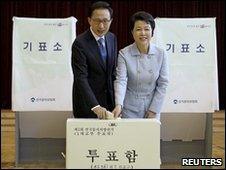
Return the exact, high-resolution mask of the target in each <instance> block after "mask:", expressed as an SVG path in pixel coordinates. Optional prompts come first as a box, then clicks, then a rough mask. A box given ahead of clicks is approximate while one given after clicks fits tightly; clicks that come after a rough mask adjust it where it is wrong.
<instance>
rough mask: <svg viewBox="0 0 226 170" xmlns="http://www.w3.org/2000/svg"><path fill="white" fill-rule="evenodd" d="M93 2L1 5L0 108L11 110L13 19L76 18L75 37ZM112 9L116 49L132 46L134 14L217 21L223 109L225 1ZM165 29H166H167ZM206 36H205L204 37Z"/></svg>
mask: <svg viewBox="0 0 226 170" xmlns="http://www.w3.org/2000/svg"><path fill="white" fill-rule="evenodd" d="M92 2H93V1H84V0H76V1H72V0H68V1H53V0H50V1H49V0H48V1H47V0H46V1H44V0H29V1H20V0H8V1H1V2H0V25H1V32H0V37H1V42H0V43H1V45H0V48H1V49H0V51H1V61H0V63H1V80H2V81H1V108H2V109H11V83H12V81H11V79H12V78H11V77H12V76H11V75H12V25H13V22H12V17H13V16H18V17H37V18H65V17H69V16H75V17H76V18H77V19H78V22H77V35H78V34H80V33H82V32H83V31H85V30H86V29H87V28H88V22H87V15H88V6H90V4H91V3H92ZM108 2H109V3H110V4H111V6H112V8H113V9H114V18H113V22H112V26H111V31H112V32H114V33H115V34H116V35H117V37H118V46H119V49H121V48H122V47H124V46H126V45H128V44H130V43H131V42H132V36H131V34H130V32H128V30H129V28H128V21H129V17H130V16H131V15H132V14H133V13H134V12H136V11H140V10H144V11H148V12H151V13H152V15H153V16H154V17H168V18H169V17H172V18H192V17H216V27H217V56H218V79H219V99H220V109H225V100H224V99H225V97H226V96H225V87H226V85H225V75H224V73H225V67H224V66H225V48H224V41H225V40H224V37H225V1H224V0H215V1H212V0H206V1H201V0H200V1H199V0H192V1H178V0H174V1H173V0H161V1H156V0H130V1H124V0H114V1H108ZM166 29H167V28H166ZM207 36H208V35H207Z"/></svg>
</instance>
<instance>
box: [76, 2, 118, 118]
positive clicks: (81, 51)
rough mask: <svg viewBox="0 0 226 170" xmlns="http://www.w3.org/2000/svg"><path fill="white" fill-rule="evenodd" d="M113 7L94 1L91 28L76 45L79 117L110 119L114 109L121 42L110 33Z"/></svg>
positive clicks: (77, 39)
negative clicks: (118, 53) (108, 117)
mask: <svg viewBox="0 0 226 170" xmlns="http://www.w3.org/2000/svg"><path fill="white" fill-rule="evenodd" d="M112 17H113V10H112V9H111V7H110V5H109V4H108V3H107V2H102V1H99V2H96V3H94V4H93V5H92V6H91V8H90V12H89V17H88V22H89V24H90V28H89V29H88V30H87V31H85V32H84V33H82V34H80V35H79V36H77V38H76V39H75V41H74V43H73V45H72V69H73V73H74V84H73V114H74V117H76V118H97V117H98V118H100V119H105V118H106V110H109V111H112V110H113V108H114V91H113V81H114V79H115V77H114V72H115V64H116V60H117V59H116V58H117V41H116V37H115V35H114V34H113V33H111V32H109V28H110V25H111V22H112Z"/></svg>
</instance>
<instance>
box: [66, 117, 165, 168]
mask: <svg viewBox="0 0 226 170" xmlns="http://www.w3.org/2000/svg"><path fill="white" fill-rule="evenodd" d="M160 164H161V160H160V122H159V121H158V120H156V119H116V120H98V119H68V120H67V132H66V168H68V169H69V168H73V169H137V168H149V169H150V168H153V169H159V168H160Z"/></svg>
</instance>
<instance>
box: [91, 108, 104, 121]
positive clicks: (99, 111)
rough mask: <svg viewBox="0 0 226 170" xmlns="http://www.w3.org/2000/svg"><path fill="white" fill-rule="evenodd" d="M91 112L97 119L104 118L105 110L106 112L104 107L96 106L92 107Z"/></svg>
mask: <svg viewBox="0 0 226 170" xmlns="http://www.w3.org/2000/svg"><path fill="white" fill-rule="evenodd" d="M93 112H94V113H95V114H96V115H97V117H98V118H99V119H106V112H107V109H106V108H104V107H101V106H98V107H96V108H95V109H93Z"/></svg>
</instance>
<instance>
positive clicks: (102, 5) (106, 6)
mask: <svg viewBox="0 0 226 170" xmlns="http://www.w3.org/2000/svg"><path fill="white" fill-rule="evenodd" d="M96 9H107V10H108V11H109V13H110V17H111V19H112V18H113V10H112V8H111V7H110V4H109V3H107V2H104V1H97V2H95V3H93V4H92V6H91V7H90V9H89V17H90V18H91V16H92V14H93V11H94V10H96Z"/></svg>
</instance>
